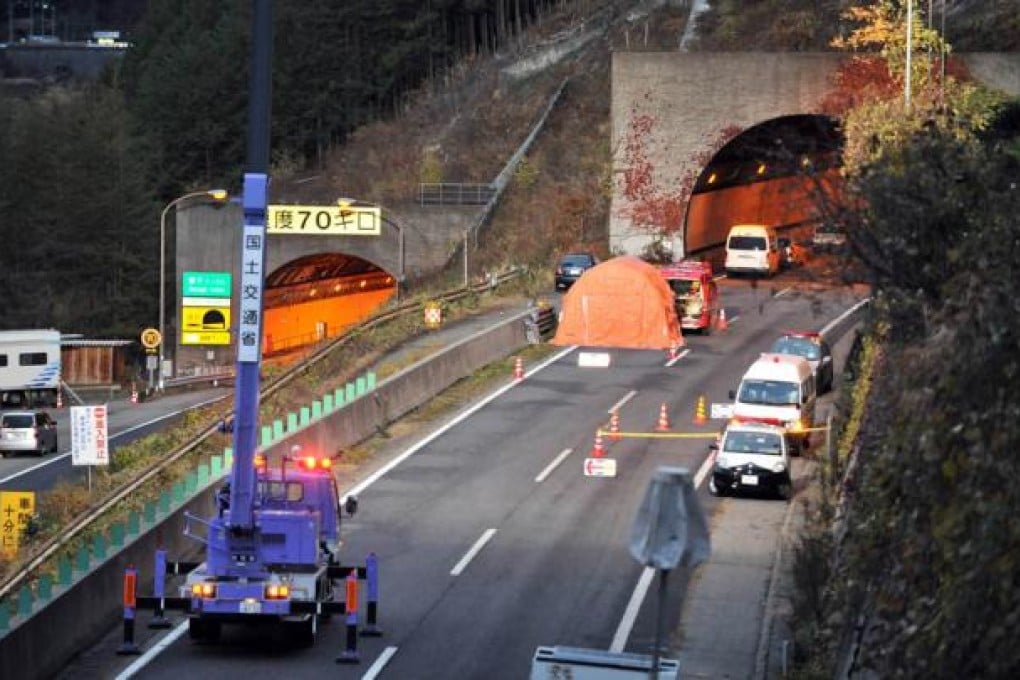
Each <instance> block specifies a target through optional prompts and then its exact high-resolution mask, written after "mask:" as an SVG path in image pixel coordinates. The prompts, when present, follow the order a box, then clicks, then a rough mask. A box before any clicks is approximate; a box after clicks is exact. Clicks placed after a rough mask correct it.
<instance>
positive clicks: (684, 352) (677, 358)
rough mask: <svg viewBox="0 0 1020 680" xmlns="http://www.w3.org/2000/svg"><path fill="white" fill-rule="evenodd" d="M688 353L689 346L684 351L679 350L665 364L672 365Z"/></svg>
mask: <svg viewBox="0 0 1020 680" xmlns="http://www.w3.org/2000/svg"><path fill="white" fill-rule="evenodd" d="M690 353H691V350H690V348H688V349H685V350H684V351H682V352H680V353H679V354H677V355H676V356H675V357H673V358H672V359H670V360H669V361H667V362H666V366H672V365H673V364H675V363H676V362H678V361H680V360H681V359H683V358H684V357H685V356H687V355H688V354H690Z"/></svg>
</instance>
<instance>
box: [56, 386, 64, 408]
mask: <svg viewBox="0 0 1020 680" xmlns="http://www.w3.org/2000/svg"><path fill="white" fill-rule="evenodd" d="M61 392H63V390H57V408H64V397H63V396H62V395H61Z"/></svg>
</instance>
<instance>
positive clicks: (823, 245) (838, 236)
mask: <svg viewBox="0 0 1020 680" xmlns="http://www.w3.org/2000/svg"><path fill="white" fill-rule="evenodd" d="M811 243H812V245H814V247H815V248H816V249H817V250H823V251H825V250H839V249H840V248H842V247H843V246H845V245H846V234H845V233H844V232H843V230H842V229H840V228H839V227H837V226H836V225H834V224H820V225H818V226H817V227H815V235H814V237H813V238H812V240H811Z"/></svg>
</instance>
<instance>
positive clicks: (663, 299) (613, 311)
mask: <svg viewBox="0 0 1020 680" xmlns="http://www.w3.org/2000/svg"><path fill="white" fill-rule="evenodd" d="M552 344H554V345H585V346H590V347H626V348H632V349H661V350H669V349H671V348H677V347H682V346H683V344H684V340H683V335H681V332H680V322H679V321H678V320H677V317H676V308H675V307H674V301H673V291H672V290H670V288H669V284H668V283H666V281H665V279H663V277H662V274H660V273H659V270H658V269H657V268H656V267H654V266H652V265H650V264H648V263H647V262H645V261H644V260H641V259H639V258H637V257H633V256H630V255H625V256H621V257H614V258H612V259H610V260H606V261H605V262H602V263H601V264H598V265H596V266H594V267H592V268H591V269H589V270H588V271H586V272H585V273H584V274H583V275H582V276H581V278H579V279H578V280H577V281H576V282H575V283H574V285H572V286H571V287H570V290H568V291H567V293H566V294H565V295H564V296H563V299H562V305H561V308H560V322H559V326H558V328H557V329H556V337H554V338H553V340H552Z"/></svg>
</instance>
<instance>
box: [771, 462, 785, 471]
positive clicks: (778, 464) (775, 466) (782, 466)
mask: <svg viewBox="0 0 1020 680" xmlns="http://www.w3.org/2000/svg"><path fill="white" fill-rule="evenodd" d="M785 469H786V463H784V462H783V461H781V460H780V461H776V462H775V463H773V465H772V471H773V472H782V471H783V470H785Z"/></svg>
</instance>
